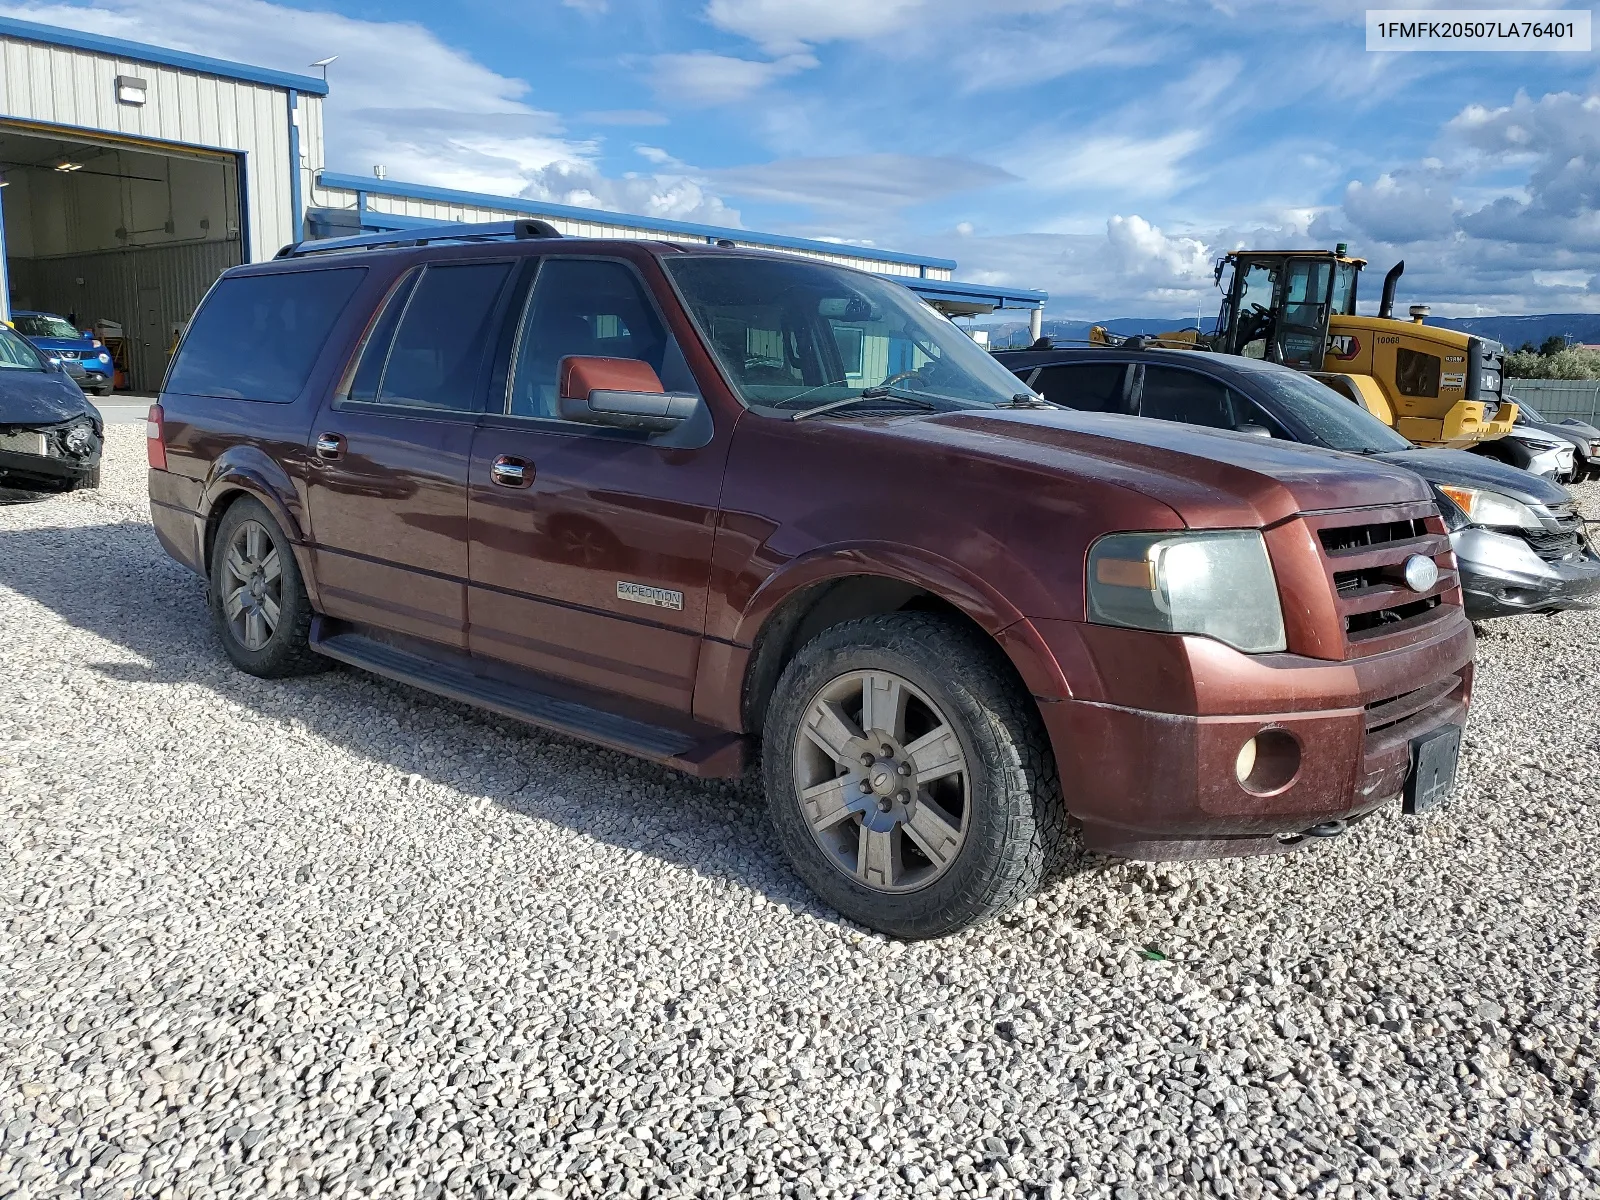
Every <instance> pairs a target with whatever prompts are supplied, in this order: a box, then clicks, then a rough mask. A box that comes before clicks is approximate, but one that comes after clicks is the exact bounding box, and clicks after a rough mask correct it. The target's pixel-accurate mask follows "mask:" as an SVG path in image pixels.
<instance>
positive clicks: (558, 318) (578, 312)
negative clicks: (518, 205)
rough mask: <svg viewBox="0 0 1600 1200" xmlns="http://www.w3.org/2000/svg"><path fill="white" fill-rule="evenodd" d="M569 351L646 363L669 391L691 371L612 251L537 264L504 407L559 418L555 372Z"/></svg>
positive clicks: (683, 387)
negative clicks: (606, 256) (608, 255)
mask: <svg viewBox="0 0 1600 1200" xmlns="http://www.w3.org/2000/svg"><path fill="white" fill-rule="evenodd" d="M573 355H577V356H582V357H600V358H631V359H635V360H637V361H640V362H645V363H648V364H649V365H650V367H651V369H652V370H654V371H655V373H656V377H657V378H658V379H660V380H661V385H662V387H663V388H664V389H665V390H666V391H669V392H690V393H696V392H698V391H699V389H698V388H697V387H696V386H695V382H694V377H693V376H692V375H691V374H690V372H689V368H688V365H687V364H686V363H685V362H684V360H683V355H682V353H681V352H680V351H679V349H678V345H677V342H676V341H675V340H674V339H673V337H672V336H671V334H669V333H668V332H667V327H666V325H665V324H664V323H663V322H662V320H661V317H660V314H658V313H657V312H656V308H655V305H654V304H653V303H651V300H650V297H649V294H648V293H647V292H646V291H645V288H644V285H643V283H641V282H640V280H639V277H638V276H637V275H635V274H634V272H633V271H632V270H631V269H630V268H629V267H628V265H627V264H626V263H621V262H617V261H615V260H612V259H591V258H567V257H564V256H559V255H552V256H551V257H549V258H547V259H546V260H545V261H544V262H543V263H541V264H540V265H539V273H538V275H537V276H536V277H535V279H534V281H533V290H532V292H531V293H530V294H529V296H528V305H527V309H526V310H525V312H524V313H523V318H522V327H521V329H520V330H519V331H518V334H517V348H516V365H515V369H514V370H513V371H512V374H511V385H510V396H509V401H508V404H507V411H508V412H509V413H510V414H511V415H512V416H518V417H544V418H546V419H551V420H557V419H560V410H559V407H558V405H557V400H558V395H557V379H558V376H559V373H560V366H561V360H562V359H563V358H567V357H570V356H573Z"/></svg>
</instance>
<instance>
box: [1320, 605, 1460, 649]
mask: <svg viewBox="0 0 1600 1200" xmlns="http://www.w3.org/2000/svg"><path fill="white" fill-rule="evenodd" d="M1441 603H1443V600H1442V598H1441V597H1439V596H1429V597H1427V598H1426V599H1423V600H1414V601H1412V602H1411V603H1410V604H1396V605H1393V606H1392V607H1389V608H1374V609H1370V610H1368V611H1367V612H1359V613H1350V614H1349V615H1347V616H1346V617H1345V619H1344V630H1345V633H1346V634H1347V635H1348V636H1349V638H1350V640H1351V641H1352V642H1355V641H1360V640H1361V639H1362V638H1363V637H1375V636H1377V635H1379V634H1385V633H1394V632H1396V631H1398V630H1399V629H1400V628H1401V626H1403V625H1405V624H1406V623H1407V622H1409V621H1416V620H1417V619H1418V618H1419V617H1420V618H1426V617H1427V616H1428V614H1429V613H1431V612H1432V611H1433V610H1434V609H1436V608H1438V607H1439V605H1440V604H1441Z"/></svg>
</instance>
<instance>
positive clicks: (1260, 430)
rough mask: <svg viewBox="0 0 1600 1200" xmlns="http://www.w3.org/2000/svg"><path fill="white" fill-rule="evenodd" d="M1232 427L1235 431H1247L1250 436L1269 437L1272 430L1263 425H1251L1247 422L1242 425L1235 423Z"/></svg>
mask: <svg viewBox="0 0 1600 1200" xmlns="http://www.w3.org/2000/svg"><path fill="white" fill-rule="evenodd" d="M1233 429H1234V432H1235V433H1248V434H1249V435H1250V436H1251V437H1264V438H1270V437H1271V436H1272V430H1270V429H1268V428H1267V427H1266V426H1265V425H1251V424H1248V423H1247V424H1244V425H1235V426H1234V427H1233Z"/></svg>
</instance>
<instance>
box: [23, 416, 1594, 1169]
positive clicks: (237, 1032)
mask: <svg viewBox="0 0 1600 1200" xmlns="http://www.w3.org/2000/svg"><path fill="white" fill-rule="evenodd" d="M142 432H143V431H142V430H141V429H139V428H138V427H137V426H114V427H112V428H111V429H110V430H109V431H108V433H109V439H110V441H109V446H108V450H107V455H106V466H105V476H104V478H105V482H104V486H103V487H102V488H101V489H100V490H99V491H98V492H93V493H79V494H75V495H71V496H65V497H57V498H52V499H48V500H44V501H41V502H38V503H20V504H11V505H6V506H0V664H3V668H4V669H3V672H0V1197H6V1198H8V1200H9V1198H10V1197H18V1198H21V1197H28V1198H30V1200H34V1198H43V1197H69V1196H70V1197H79V1196H83V1197H91V1198H95V1200H98V1198H102V1197H106V1198H109V1197H131V1196H152V1197H153V1196H165V1197H173V1198H175V1200H177V1198H200V1197H224V1196H226V1197H233V1196H280V1195H281V1196H296V1197H298V1196H317V1195H326V1196H336V1197H365V1196H402V1197H413V1196H415V1197H426V1198H429V1200H431V1198H434V1197H469V1196H470V1197H498V1196H506V1197H519V1198H521V1197H529V1198H533V1197H566V1196H630V1197H642V1196H732V1195H745V1194H749V1195H757V1196H761V1195H784V1196H796V1197H817V1198H821V1197H839V1198H841V1200H844V1198H849V1197H856V1196H902V1195H905V1196H917V1197H950V1196H957V1195H960V1196H999V1197H1078V1196H1095V1197H1115V1198H1116V1200H1146V1198H1153V1197H1168V1196H1233V1197H1244V1198H1246V1200H1256V1198H1258V1197H1263V1196H1274V1197H1276V1196H1283V1197H1289V1196H1295V1197H1299V1196H1320V1197H1329V1198H1330V1200H1331V1198H1340V1200H1342V1198H1344V1197H1356V1196H1370V1195H1380V1194H1393V1195H1406V1196H1439V1197H1446V1196H1448V1197H1458V1196H1479V1195H1482V1196H1488V1195H1491V1194H1508V1195H1518V1196H1539V1197H1544V1196H1550V1197H1574V1198H1576V1197H1589V1196H1593V1195H1596V1194H1597V1193H1600V945H1597V942H1596V933H1595V930H1596V923H1595V916H1594V912H1595V902H1596V897H1597V896H1600V868H1597V866H1596V860H1595V853H1594V850H1595V847H1596V845H1597V844H1600V804H1597V800H1600V784H1597V782H1596V781H1597V779H1600V616H1597V615H1596V614H1592V613H1569V614H1563V615H1561V616H1557V617H1536V618H1530V619H1523V620H1517V621H1502V622H1497V623H1492V624H1490V625H1489V626H1487V627H1486V628H1485V630H1484V633H1483V637H1482V640H1481V642H1480V652H1479V660H1478V661H1479V667H1478V684H1477V689H1478V690H1477V705H1476V708H1475V711H1474V716H1473V724H1472V728H1471V730H1470V731H1469V733H1468V736H1467V764H1466V769H1465V772H1464V776H1463V780H1462V788H1461V791H1460V792H1459V794H1458V795H1457V796H1456V797H1455V798H1454V799H1453V800H1452V801H1451V802H1450V803H1449V804H1448V805H1447V806H1446V808H1445V809H1444V811H1442V812H1440V813H1438V814H1435V815H1431V816H1429V817H1426V818H1422V819H1403V818H1401V817H1398V816H1393V815H1387V814H1385V815H1382V816H1379V817H1376V818H1374V819H1373V820H1371V821H1369V822H1367V823H1365V824H1363V825H1362V826H1360V827H1359V828H1357V829H1355V830H1353V831H1352V832H1351V833H1350V834H1349V835H1347V836H1346V837H1344V838H1341V839H1337V840H1335V841H1333V842H1331V843H1328V844H1318V845H1313V846H1310V847H1308V848H1307V849H1306V850H1305V851H1304V852H1302V853H1298V854H1295V855H1291V856H1284V857H1279V858H1274V859H1270V860H1247V861H1240V862H1224V863H1202V864H1176V865H1161V866H1153V865H1139V864H1129V863H1115V862H1110V861H1105V860H1095V859H1086V860H1085V861H1084V862H1082V863H1081V864H1080V866H1079V869H1078V870H1076V871H1075V872H1074V873H1073V874H1071V875H1070V876H1069V877H1068V878H1066V879H1064V880H1062V881H1060V882H1059V883H1057V884H1055V885H1054V886H1052V887H1051V888H1050V889H1049V890H1048V891H1046V892H1045V893H1044V894H1043V895H1041V896H1040V897H1039V898H1038V899H1037V900H1035V901H1031V902H1029V903H1028V904H1026V905H1025V906H1024V907H1023V908H1022V909H1021V910H1020V911H1018V912H1016V913H1014V914H1012V915H1011V916H1009V917H1007V918H1006V919H1004V920H1002V921H1000V922H998V923H996V924H993V925H990V926H988V927H985V928H982V929H978V930H975V931H972V932H969V933H967V934H965V935H963V936H960V937H955V938H951V939H948V940H945V941H942V942H938V943H934V944H920V945H902V944H898V943H894V942H890V941H887V940H885V939H884V938H881V937H879V936H877V935H875V934H872V933H868V932H865V931H863V930H860V929H857V928H853V927H850V926H847V925H844V924H842V923H841V922H840V921H839V920H838V919H837V918H836V917H835V916H834V915H833V914H831V913H830V912H828V911H827V910H825V909H823V908H822V907H821V906H820V905H818V904H817V903H816V902H815V901H814V900H813V899H812V897H811V896H810V895H809V894H808V893H807V892H806V891H805V889H804V888H803V887H802V886H801V885H800V884H799V883H798V882H797V881H796V880H795V879H794V877H793V876H792V875H791V874H790V873H789V871H788V869H787V868H786V866H785V865H784V863H783V862H782V861H781V859H779V857H778V856H777V855H776V854H775V853H774V852H773V850H772V849H771V847H770V842H769V838H768V834H767V829H766V826H765V819H764V817H763V815H762V806H761V801H760V798H759V797H758V796H757V795H755V794H753V793H752V792H750V791H748V790H744V789H741V788H739V787H735V786H731V785H727V784H715V783H698V782H695V781H692V780H689V779H686V778H683V777H680V776H677V775H675V774H671V773H669V772H667V771H665V770H661V769H657V768H655V767H653V766H649V765H646V764H642V763H639V762H635V761H632V760H629V759H625V758H622V757H620V756H617V755H613V754H609V753H605V752H601V751H597V750H593V749H591V748H589V747H587V746H583V745H580V744H578V743H575V742H570V741H566V740H564V739H561V738H558V737H552V736H546V735H544V734H541V733H538V732H536V731H531V730H528V729H526V728H523V727H521V726H518V725H515V724H513V723H510V722H507V721H502V720H500V719H498V718H495V717H492V716H486V715H484V714H481V713H477V712H473V711H470V710H468V709H465V708H462V707H460V706H458V705H454V704H450V703H446V702H443V701H439V700H436V699H433V698H431V697H429V696H426V695H423V694H420V693H418V692H415V691H411V690H408V689H406V688H402V687H397V686H393V685H390V684H388V683H384V682H381V681H379V680H377V679H374V678H371V677H369V676H365V675H361V674H358V673H355V672H346V671H339V672H335V673H332V674H328V675H324V676H320V677H317V678H314V679H307V680H298V681H292V682H287V683H268V682H264V681H261V680H256V679H252V678H250V677H248V676H245V675H242V674H240V673H238V672H236V671H234V670H233V669H232V668H231V667H230V666H228V664H227V662H226V660H225V659H224V658H223V656H222V654H221V652H220V650H219V649H218V648H217V646H216V645H215V644H214V642H213V640H212V635H211V633H210V631H209V628H208V625H207V621H206V615H205V611H204V608H203V605H202V599H201V585H200V581H199V580H197V579H195V578H194V577H192V576H191V575H189V574H188V573H187V572H185V571H184V570H183V569H182V568H180V567H178V566H176V565H175V564H173V563H172V562H170V561H169V560H168V559H167V558H166V556H165V555H164V554H163V553H162V552H161V551H160V549H159V547H158V546H157V545H156V542H155V538H154V536H153V535H152V533H151V530H150V527H149V525H148V522H147V517H146V510H145V501H144V469H143V454H144V447H143V441H142ZM1579 491H1580V493H1581V494H1582V496H1583V499H1584V502H1585V504H1586V505H1587V507H1588V509H1589V511H1590V513H1591V514H1592V515H1595V516H1600V487H1596V486H1595V485H1589V486H1587V487H1585V488H1582V489H1579Z"/></svg>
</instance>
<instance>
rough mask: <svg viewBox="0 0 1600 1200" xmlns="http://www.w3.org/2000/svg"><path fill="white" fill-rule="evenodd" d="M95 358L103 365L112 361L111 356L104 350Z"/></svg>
mask: <svg viewBox="0 0 1600 1200" xmlns="http://www.w3.org/2000/svg"><path fill="white" fill-rule="evenodd" d="M95 357H96V358H98V359H99V360H100V361H101V362H103V363H109V362H110V361H111V355H109V354H107V353H106V352H105V351H104V350H102V351H100V353H99V354H97V355H95Z"/></svg>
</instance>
